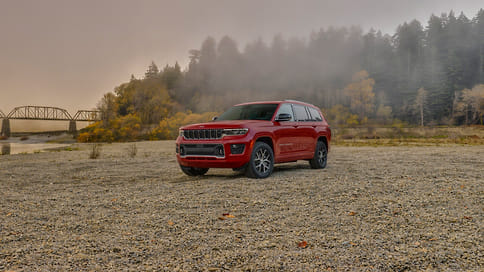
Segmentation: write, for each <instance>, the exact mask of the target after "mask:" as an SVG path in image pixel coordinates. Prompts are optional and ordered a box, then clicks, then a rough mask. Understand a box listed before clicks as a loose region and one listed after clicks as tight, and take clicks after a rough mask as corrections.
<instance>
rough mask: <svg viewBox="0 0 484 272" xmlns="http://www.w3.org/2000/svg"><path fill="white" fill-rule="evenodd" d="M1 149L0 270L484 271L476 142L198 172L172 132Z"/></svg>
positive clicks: (355, 151)
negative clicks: (152, 138)
mask: <svg viewBox="0 0 484 272" xmlns="http://www.w3.org/2000/svg"><path fill="white" fill-rule="evenodd" d="M132 145H133V144H130V143H127V144H107V145H103V146H102V151H101V157H100V158H98V159H89V153H90V149H91V146H90V145H88V144H84V145H77V146H78V148H79V150H77V149H78V148H74V150H73V151H62V152H45V153H38V154H18V155H10V156H0V271H10V270H12V271H65V270H82V271H88V270H94V271H106V270H112V271H119V270H136V271H139V270H142V271H143V270H149V271H225V270H231V271H326V270H333V271H342V270H351V271H353V270H358V271H359V270H370V271H382V270H383V271H389V270H390V271H403V270H426V269H428V270H431V271H442V270H444V271H446V270H450V271H462V270H468V271H479V270H480V271H482V270H483V269H484V256H483V255H484V254H483V252H484V250H483V249H484V248H483V245H484V238H483V237H484V231H483V228H482V226H483V225H484V224H483V215H484V209H483V208H484V204H483V203H484V146H444V147H338V146H334V147H332V149H331V152H330V156H329V164H328V167H327V168H326V169H324V170H312V169H309V167H308V163H307V162H303V161H301V162H298V163H290V164H282V165H278V166H276V168H275V171H274V173H273V175H272V176H271V177H269V178H267V179H264V180H255V179H248V178H246V177H245V176H243V175H242V174H240V173H236V172H233V171H232V170H231V169H211V170H210V171H209V172H208V173H207V175H206V176H204V177H199V178H193V177H188V176H185V175H184V174H183V173H182V172H181V170H179V168H178V165H177V163H176V160H175V158H174V154H173V153H174V142H173V141H160V142H140V143H136V147H137V150H138V152H137V155H136V157H134V158H131V157H130V156H129V153H130V151H129V150H130V149H131V147H132Z"/></svg>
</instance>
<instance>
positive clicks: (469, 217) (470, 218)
mask: <svg viewBox="0 0 484 272" xmlns="http://www.w3.org/2000/svg"><path fill="white" fill-rule="evenodd" d="M464 219H467V220H472V219H473V217H472V216H465V215H464Z"/></svg>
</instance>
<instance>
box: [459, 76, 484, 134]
mask: <svg viewBox="0 0 484 272" xmlns="http://www.w3.org/2000/svg"><path fill="white" fill-rule="evenodd" d="M459 109H460V110H461V111H463V113H464V115H465V124H466V125H467V124H469V121H470V122H472V123H478V124H481V125H482V124H483V117H484V116H483V115H484V84H481V85H477V86H475V87H474V88H472V90H469V89H464V90H463V91H462V99H461V104H460V106H459Z"/></svg>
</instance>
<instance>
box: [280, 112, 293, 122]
mask: <svg viewBox="0 0 484 272" xmlns="http://www.w3.org/2000/svg"><path fill="white" fill-rule="evenodd" d="M291 119H292V116H291V115H290V114H289V113H281V114H279V115H278V116H277V117H276V121H277V122H284V121H289V120H291Z"/></svg>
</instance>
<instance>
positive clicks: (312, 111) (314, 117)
mask: <svg viewBox="0 0 484 272" xmlns="http://www.w3.org/2000/svg"><path fill="white" fill-rule="evenodd" d="M308 109H309V114H311V120H312V121H323V117H321V114H320V113H319V111H318V110H317V109H315V108H311V107H308Z"/></svg>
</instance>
